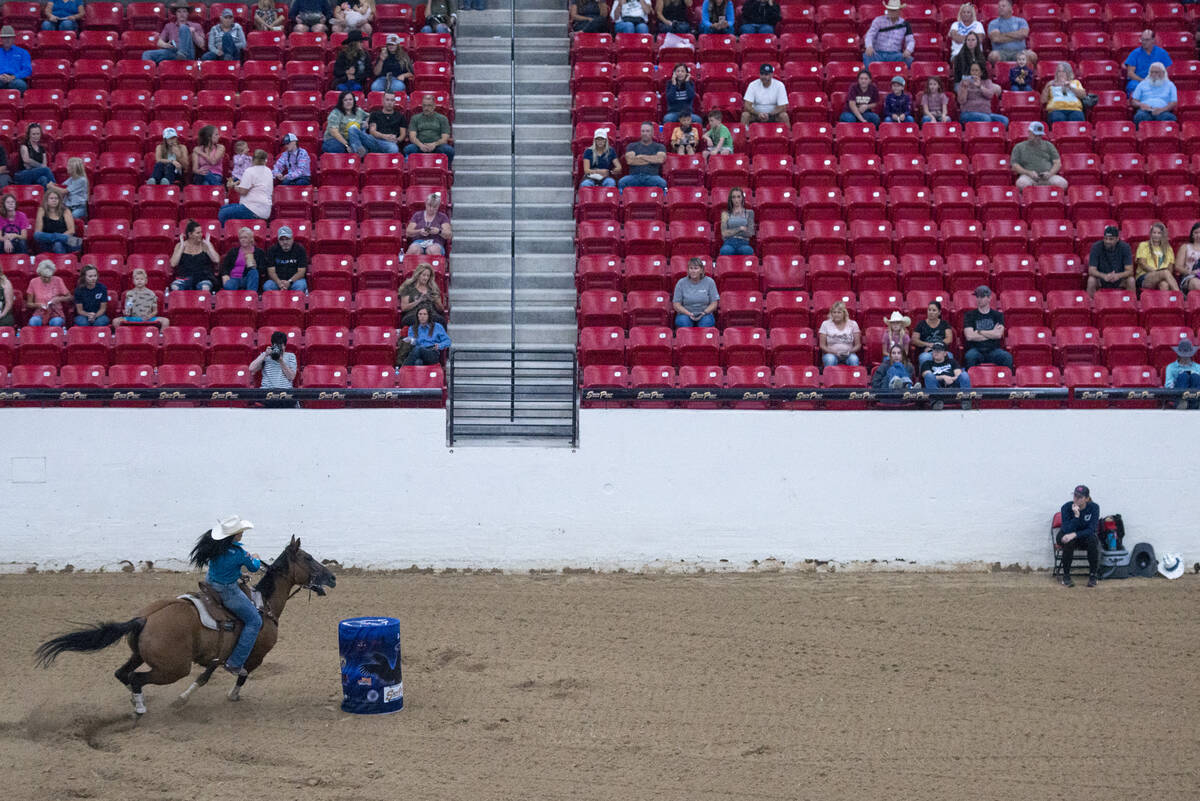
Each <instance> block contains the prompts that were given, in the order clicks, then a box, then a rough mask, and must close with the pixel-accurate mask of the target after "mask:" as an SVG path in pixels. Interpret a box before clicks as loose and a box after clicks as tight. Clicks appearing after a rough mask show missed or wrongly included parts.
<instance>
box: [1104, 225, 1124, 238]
mask: <svg viewBox="0 0 1200 801" xmlns="http://www.w3.org/2000/svg"><path fill="white" fill-rule="evenodd" d="M1104 235H1105V236H1120V235H1121V229H1120V228H1118V227H1117V226H1115V225H1106V226H1104Z"/></svg>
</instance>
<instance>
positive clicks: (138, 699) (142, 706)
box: [131, 693, 146, 717]
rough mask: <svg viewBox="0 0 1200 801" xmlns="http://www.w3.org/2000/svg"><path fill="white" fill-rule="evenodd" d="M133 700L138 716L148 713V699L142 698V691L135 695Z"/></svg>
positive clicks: (134, 712)
mask: <svg viewBox="0 0 1200 801" xmlns="http://www.w3.org/2000/svg"><path fill="white" fill-rule="evenodd" d="M131 701H132V703H133V714H135V715H137V716H138V717H141V716H142V715H144V714H146V701H145V699H143V698H142V694H141V693H137V694H136V695H134V696H133V698H132V699H131Z"/></svg>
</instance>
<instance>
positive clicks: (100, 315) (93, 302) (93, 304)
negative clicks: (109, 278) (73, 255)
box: [75, 264, 109, 327]
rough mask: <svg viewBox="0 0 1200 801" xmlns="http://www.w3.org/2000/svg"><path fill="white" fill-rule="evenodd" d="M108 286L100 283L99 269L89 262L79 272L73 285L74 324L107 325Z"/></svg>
mask: <svg viewBox="0 0 1200 801" xmlns="http://www.w3.org/2000/svg"><path fill="white" fill-rule="evenodd" d="M107 311H108V287H106V286H104V284H102V283H100V271H99V270H97V269H96V267H95V265H92V264H89V265H87V266H85V267H84V268H83V271H82V272H81V273H80V274H79V285H78V286H76V287H75V325H80V326H95V327H103V326H106V325H108V323H109V319H108V315H107V314H105V312H107Z"/></svg>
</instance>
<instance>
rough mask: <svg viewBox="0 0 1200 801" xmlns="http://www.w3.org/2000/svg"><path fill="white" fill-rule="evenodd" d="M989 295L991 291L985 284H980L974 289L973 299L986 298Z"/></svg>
mask: <svg viewBox="0 0 1200 801" xmlns="http://www.w3.org/2000/svg"><path fill="white" fill-rule="evenodd" d="M991 294H992V290H991V289H990V288H989V287H988V285H987V284H980V285H979V286H977V287H975V297H977V298H986V297H988V296H989V295H991Z"/></svg>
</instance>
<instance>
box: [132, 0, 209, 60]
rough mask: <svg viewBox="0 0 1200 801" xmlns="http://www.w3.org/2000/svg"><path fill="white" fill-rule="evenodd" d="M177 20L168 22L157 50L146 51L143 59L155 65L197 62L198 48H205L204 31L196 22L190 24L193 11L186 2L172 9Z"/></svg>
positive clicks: (160, 35) (176, 4) (159, 39)
mask: <svg viewBox="0 0 1200 801" xmlns="http://www.w3.org/2000/svg"><path fill="white" fill-rule="evenodd" d="M171 8H172V10H173V11H174V13H175V19H173V20H172V21H170V22H168V23H167V24H166V25H165V26H164V27H163V29H162V33H160V34H159V35H158V42H156V44H157V45H158V47H157V49H155V50H146V51H144V52H143V53H142V59H143V60H145V61H153V62H154V63H155V64H158V63H161V62H163V61H195V60H196V49H197V47H200V48H202V47H204V43H205V39H204V29H203V28H201V27H200V26H199V25H198V24H197V23H195V22H188V14H190V13H191V9H190V8H189V7H188V4H187V3H186V2H176V3H175V4H174V5H173V6H172V7H171Z"/></svg>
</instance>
